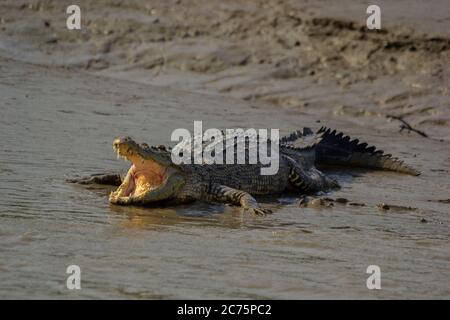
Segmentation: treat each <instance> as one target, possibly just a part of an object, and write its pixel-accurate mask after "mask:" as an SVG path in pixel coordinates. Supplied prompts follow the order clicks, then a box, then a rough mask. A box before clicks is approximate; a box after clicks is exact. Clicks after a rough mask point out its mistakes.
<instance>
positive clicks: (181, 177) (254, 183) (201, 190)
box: [71, 128, 419, 215]
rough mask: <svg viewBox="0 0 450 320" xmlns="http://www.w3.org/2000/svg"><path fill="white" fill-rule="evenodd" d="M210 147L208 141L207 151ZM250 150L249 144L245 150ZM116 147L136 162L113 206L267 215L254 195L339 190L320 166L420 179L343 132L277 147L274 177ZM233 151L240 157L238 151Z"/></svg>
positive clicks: (129, 144) (144, 148)
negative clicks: (198, 203)
mask: <svg viewBox="0 0 450 320" xmlns="http://www.w3.org/2000/svg"><path fill="white" fill-rule="evenodd" d="M256 138H257V137H250V139H256ZM220 143H222V141H220ZM272 143H274V142H272ZM208 144H209V142H205V143H204V147H205V146H206V145H208ZM252 147H254V146H252V145H251V144H249V145H247V146H246V151H248V150H249V148H252ZM113 148H114V150H115V151H116V152H117V154H118V156H121V157H123V158H125V159H127V160H129V161H131V162H132V163H133V165H132V166H131V168H130V169H129V170H128V173H127V175H126V176H125V178H124V179H122V183H121V184H120V186H119V187H118V188H117V190H116V191H114V192H112V193H111V194H110V196H109V201H110V202H111V203H112V204H117V205H146V204H151V203H157V202H162V201H170V202H174V203H185V202H190V201H194V200H205V201H214V202H223V203H229V204H233V205H238V206H241V207H242V208H243V209H244V211H247V212H250V213H254V214H258V215H264V214H266V213H269V212H270V210H268V209H265V208H261V207H260V206H259V204H258V202H257V201H256V200H255V198H253V196H252V195H266V194H279V193H282V192H286V191H291V192H297V193H299V194H305V193H312V192H318V191H326V190H329V189H332V188H338V187H339V185H338V183H337V182H336V181H334V180H333V179H331V178H329V177H327V176H326V175H325V174H323V173H322V172H321V171H319V170H318V169H316V168H315V166H314V165H315V164H316V163H319V164H322V163H323V164H335V165H347V166H362V167H370V168H377V169H386V170H393V171H399V172H404V173H409V174H414V175H417V174H419V173H418V171H416V170H414V169H412V168H410V167H408V166H406V165H404V164H403V163H402V162H401V161H400V160H397V159H396V158H392V157H391V156H390V155H384V154H383V152H382V151H377V150H376V149H375V147H370V148H368V147H367V144H365V143H362V144H360V143H359V141H358V140H353V141H351V140H350V138H349V137H346V136H344V135H343V134H342V133H336V131H331V130H329V129H326V128H321V129H320V130H319V131H318V132H317V133H316V134H314V133H313V132H312V131H311V130H310V129H307V128H305V129H304V130H303V132H300V131H296V132H294V133H292V134H291V135H289V136H286V137H284V138H282V139H281V140H280V144H279V155H280V157H279V170H278V172H277V173H276V174H274V175H261V174H260V172H261V168H262V167H263V165H262V164H261V163H257V164H233V165H228V164H180V165H176V164H173V163H172V160H171V150H170V148H169V147H165V146H158V147H155V146H152V147H149V146H148V145H147V144H140V145H139V144H137V143H136V142H134V141H133V140H132V139H131V138H128V137H126V138H119V139H116V140H114V142H113ZM223 152H224V159H225V152H228V151H227V150H226V149H225V150H223ZM232 152H235V154H236V150H235V149H234V148H233V151H232ZM248 162H249V161H248V154H247V152H246V163H248ZM118 177H119V175H117V174H107V175H95V176H91V177H88V178H83V179H74V180H71V182H78V183H83V184H87V183H100V184H114V185H116V184H117V182H118Z"/></svg>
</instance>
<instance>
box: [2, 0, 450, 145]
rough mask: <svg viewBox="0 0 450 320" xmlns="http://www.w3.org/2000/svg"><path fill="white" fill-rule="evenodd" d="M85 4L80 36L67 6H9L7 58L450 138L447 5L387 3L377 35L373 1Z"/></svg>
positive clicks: (5, 7)
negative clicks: (371, 23) (70, 24)
mask: <svg viewBox="0 0 450 320" xmlns="http://www.w3.org/2000/svg"><path fill="white" fill-rule="evenodd" d="M352 3H354V2H352ZM79 5H80V7H81V8H82V17H83V18H82V19H83V20H82V24H83V27H82V30H81V31H70V30H67V29H66V28H65V16H64V15H62V14H61V12H64V10H65V8H64V7H63V4H62V3H60V2H59V1H3V2H2V4H0V8H1V9H2V12H4V14H3V15H2V20H1V25H0V26H1V30H2V36H1V38H0V49H1V52H2V55H4V56H9V57H14V58H15V59H20V60H24V61H29V62H35V63H40V64H45V65H52V66H65V67H73V68H77V69H81V70H86V71H88V72H92V73H97V74H102V75H107V76H109V77H118V78H122V79H131V80H133V81H139V82H142V83H148V84H154V85H160V86H170V87H173V88H180V89H185V90H188V91H196V92H206V93H210V94H213V93H218V94H221V95H225V96H231V97H235V98H239V99H243V100H247V101H250V102H258V103H267V104H270V105H272V106H274V107H275V108H289V109H291V110H293V111H296V112H298V113H299V114H310V115H315V116H316V117H317V118H320V119H330V120H333V119H344V120H347V121H351V122H353V123H355V124H362V125H363V126H369V127H372V128H378V129H387V130H390V131H395V130H396V129H397V128H398V127H399V122H397V121H391V120H390V119H389V118H387V115H394V116H399V117H403V118H404V119H405V120H406V121H408V122H409V123H410V124H411V125H412V126H413V127H415V128H417V129H419V130H422V131H424V132H426V133H427V134H428V135H430V136H431V137H433V138H436V139H445V140H448V139H450V129H449V127H450V116H449V115H450V112H449V111H450V110H449V109H450V98H449V96H450V93H449V88H450V82H449V72H450V71H449V69H450V68H449V63H448V61H450V38H449V36H450V32H449V31H448V30H450V13H449V12H448V11H449V10H445V9H447V5H446V3H445V1H433V2H432V4H427V5H425V4H421V2H420V1H417V2H415V4H414V5H411V4H410V2H408V5H407V4H406V1H400V2H395V4H393V3H391V2H387V1H385V2H382V3H381V8H382V27H383V28H382V30H381V31H378V32H377V31H371V30H368V29H367V28H366V27H365V18H366V17H367V14H366V13H365V6H364V3H363V2H361V3H356V4H354V5H350V2H345V3H343V4H341V3H340V4H339V6H338V5H337V4H333V2H332V1H324V2H320V4H318V3H314V2H312V3H309V2H307V1H300V2H298V1H272V0H269V1H247V2H245V4H241V3H240V2H239V1H227V2H226V3H222V2H220V1H219V2H218V1H206V0H199V1H179V0H177V1H152V3H151V4H149V3H148V2H146V1H112V0H111V1H79ZM425 7H426V8H425Z"/></svg>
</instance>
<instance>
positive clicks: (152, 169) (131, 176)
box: [113, 139, 167, 197]
mask: <svg viewBox="0 0 450 320" xmlns="http://www.w3.org/2000/svg"><path fill="white" fill-rule="evenodd" d="M113 149H114V151H115V152H116V154H117V158H121V159H123V160H126V161H130V162H131V163H132V165H131V167H130V169H129V170H128V174H127V177H126V178H125V180H124V181H123V182H122V184H121V186H120V187H119V188H118V189H117V190H116V192H115V194H116V196H118V197H131V196H139V195H141V194H143V193H145V192H148V191H151V190H153V189H155V188H157V187H159V186H160V185H161V184H162V183H163V181H164V180H165V176H166V171H167V168H165V167H163V166H161V165H160V164H158V163H157V162H156V161H154V160H152V159H151V158H149V159H147V158H144V157H143V156H142V151H141V152H140V151H139V146H138V145H137V144H135V143H134V142H130V141H127V140H124V139H116V140H115V141H114V143H113Z"/></svg>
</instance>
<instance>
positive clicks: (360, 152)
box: [316, 127, 420, 176]
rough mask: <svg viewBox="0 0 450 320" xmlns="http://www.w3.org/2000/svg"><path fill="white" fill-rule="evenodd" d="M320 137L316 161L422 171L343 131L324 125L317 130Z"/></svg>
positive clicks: (402, 170) (416, 172)
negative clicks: (346, 134) (352, 138)
mask: <svg viewBox="0 0 450 320" xmlns="http://www.w3.org/2000/svg"><path fill="white" fill-rule="evenodd" d="M317 135H318V136H319V137H321V138H320V140H319V142H318V143H317V145H316V163H318V164H328V165H344V166H355V167H364V168H374V169H384V170H391V171H397V172H402V173H407V174H411V175H415V176H418V175H420V172H419V171H417V170H415V169H413V168H411V167H409V166H408V165H406V164H405V163H403V161H401V160H399V159H397V158H394V157H392V155H390V154H385V153H384V152H383V151H382V150H376V148H375V147H374V146H370V147H369V146H368V145H367V143H360V142H359V140H358V139H354V140H351V139H350V137H349V136H345V135H344V134H343V133H342V132H336V130H333V131H331V130H330V129H328V128H326V127H322V128H320V129H319V130H318V131H317Z"/></svg>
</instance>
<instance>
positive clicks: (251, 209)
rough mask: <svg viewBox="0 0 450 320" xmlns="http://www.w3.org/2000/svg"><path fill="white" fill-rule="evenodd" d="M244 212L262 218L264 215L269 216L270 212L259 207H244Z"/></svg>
mask: <svg viewBox="0 0 450 320" xmlns="http://www.w3.org/2000/svg"><path fill="white" fill-rule="evenodd" d="M244 212H246V213H250V214H254V215H257V216H262V217H264V216H265V215H266V214H271V213H272V210H270V209H266V208H261V207H244Z"/></svg>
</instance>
